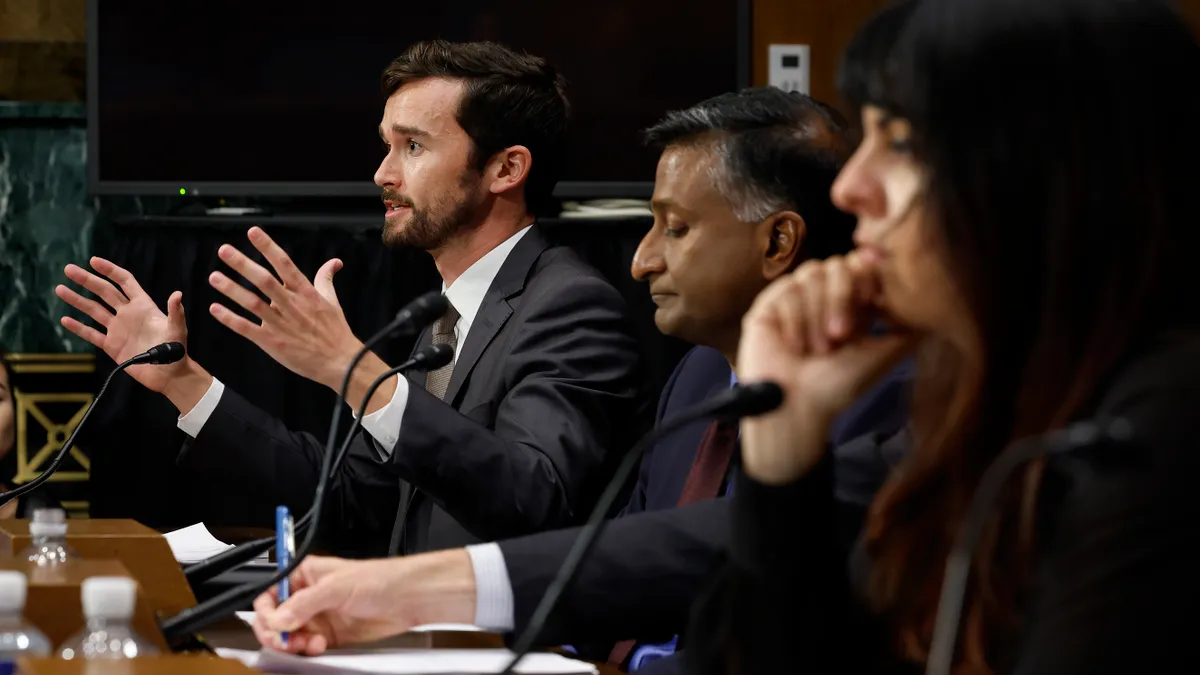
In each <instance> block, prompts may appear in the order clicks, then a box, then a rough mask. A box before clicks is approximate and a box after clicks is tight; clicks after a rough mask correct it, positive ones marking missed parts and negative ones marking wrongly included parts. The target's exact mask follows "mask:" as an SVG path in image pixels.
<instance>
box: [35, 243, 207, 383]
mask: <svg viewBox="0 0 1200 675" xmlns="http://www.w3.org/2000/svg"><path fill="white" fill-rule="evenodd" d="M90 263H91V265H92V269H94V270H95V271H96V272H97V274H99V275H103V277H107V278H103V277H101V276H97V274H92V273H91V272H88V271H87V270H85V269H83V268H82V267H78V266H76V265H67V267H66V269H65V270H64V271H65V272H66V275H67V278H68V279H70V280H71V281H73V282H75V283H77V284H79V285H80V286H82V287H84V288H86V289H87V290H89V291H91V292H92V293H95V294H96V296H97V297H99V298H100V299H101V300H103V301H104V304H101V303H99V302H96V301H95V300H90V299H88V298H85V297H83V296H82V295H80V294H79V293H77V292H75V291H74V290H72V289H71V288H69V287H67V286H65V285H62V284H59V285H58V286H57V287H55V289H54V294H55V295H57V296H58V297H59V298H60V299H62V301H63V302H66V303H67V304H68V305H70V306H72V307H74V308H75V309H78V310H79V311H81V312H83V313H84V314H86V315H87V316H88V317H90V318H91V319H92V321H95V322H96V323H97V324H99V326H100V327H101V328H103V329H104V332H101V331H100V330H97V329H96V328H93V327H91V326H87V325H84V324H82V323H80V322H79V321H76V320H75V319H73V318H71V317H69V316H64V317H62V319H61V322H62V325H63V327H64V328H66V329H67V330H69V331H71V332H72V333H74V334H76V335H78V336H79V337H81V338H83V339H84V340H87V341H88V342H90V343H91V344H93V345H95V346H96V347H98V348H99V349H100V350H102V351H103V352H104V353H105V354H107V355H108V357H109V358H111V359H112V360H113V361H116V362H117V363H121V362H123V361H125V360H127V359H129V358H131V357H134V356H137V355H138V354H141V353H142V352H144V351H146V350H147V349H149V348H151V347H153V346H155V345H158V344H161V343H163V342H180V343H183V344H184V346H186V345H187V323H186V321H185V320H184V315H183V293H180V292H179V291H175V292H174V293H172V294H171V297H170V298H168V299H167V313H166V314H164V313H163V312H162V310H160V309H159V308H158V306H157V305H155V304H154V300H152V299H151V298H150V296H149V295H147V294H146V291H144V290H142V287H141V285H140V284H138V282H137V279H135V278H134V277H133V275H132V274H130V273H129V271H128V270H125V269H124V268H122V267H120V266H118V265H115V264H113V263H112V262H109V261H108V260H105V259H104V258H98V257H93V258H92V259H91V261H90ZM110 280H111V281H110ZM114 284H116V285H114ZM118 287H119V288H120V290H118ZM105 305H108V306H107V307H105ZM186 361H187V359H184V360H183V361H179V362H176V363H173V364H169V365H140V366H132V367H130V368H129V369H128V370H127V371H126V372H127V373H129V375H130V376H132V377H133V378H134V379H135V380H137V381H138V382H140V383H141V384H142V385H143V386H145V387H146V388H147V389H150V390H152V391H157V392H163V391H164V390H165V389H166V388H167V386H168V384H170V383H171V381H172V379H173V378H176V377H179V376H180V375H181V374H182V373H183V372H184V371H185V370H186V369H187V366H188V364H187V363H186Z"/></svg>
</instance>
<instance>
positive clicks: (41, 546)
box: [18, 509, 79, 567]
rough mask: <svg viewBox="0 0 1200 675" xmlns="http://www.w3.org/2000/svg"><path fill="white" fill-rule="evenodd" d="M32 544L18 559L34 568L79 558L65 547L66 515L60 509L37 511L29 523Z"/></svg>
mask: <svg viewBox="0 0 1200 675" xmlns="http://www.w3.org/2000/svg"><path fill="white" fill-rule="evenodd" d="M29 534H30V535H31V536H32V538H33V542H32V543H30V544H29V546H26V547H25V550H24V551H21V553H20V555H19V556H18V558H20V559H21V560H28V561H29V562H30V563H31V564H33V565H34V566H35V567H56V566H58V565H66V564H67V563H69V562H71V561H72V560H75V559H77V558H78V557H79V554H78V553H76V552H75V549H73V548H71V547H70V546H68V545H67V513H66V512H65V511H63V510H62V509H37V510H36V511H34V512H33V520H32V521H30V523H29Z"/></svg>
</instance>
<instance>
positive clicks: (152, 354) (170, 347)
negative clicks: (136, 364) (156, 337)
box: [144, 342, 187, 365]
mask: <svg viewBox="0 0 1200 675" xmlns="http://www.w3.org/2000/svg"><path fill="white" fill-rule="evenodd" d="M186 355H187V349H185V348H184V346H183V343H182V342H164V343H162V344H161V345H155V346H154V347H151V348H150V349H148V350H146V352H145V354H144V356H145V357H146V359H145V360H146V362H147V363H156V364H159V365H163V364H167V363H175V362H176V361H178V360H180V359H182V358H183V357H184V356H186Z"/></svg>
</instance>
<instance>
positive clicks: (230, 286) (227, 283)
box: [208, 272, 271, 319]
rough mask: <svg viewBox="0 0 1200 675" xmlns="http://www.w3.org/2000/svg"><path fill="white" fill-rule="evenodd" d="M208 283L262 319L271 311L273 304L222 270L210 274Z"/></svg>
mask: <svg viewBox="0 0 1200 675" xmlns="http://www.w3.org/2000/svg"><path fill="white" fill-rule="evenodd" d="M208 283H209V285H210V286H212V287H213V288H215V289H217V290H218V291H220V292H221V294H223V295H224V296H225V297H227V298H229V299H230V300H232V301H234V302H236V303H237V304H238V305H240V306H241V307H242V308H243V309H245V310H246V311H247V312H250V313H251V314H253V315H254V316H257V317H258V318H260V319H262V318H264V317H265V316H266V315H267V313H268V312H270V311H271V306H270V305H268V304H267V303H266V302H265V301H264V300H263V299H262V298H260V297H258V296H257V295H255V294H254V293H253V292H252V291H250V290H249V289H247V288H246V287H244V286H242V285H241V284H239V283H237V282H235V281H234V280H232V279H230V278H229V277H227V276H225V275H224V274H221V273H220V272H213V273H212V274H209V275H208Z"/></svg>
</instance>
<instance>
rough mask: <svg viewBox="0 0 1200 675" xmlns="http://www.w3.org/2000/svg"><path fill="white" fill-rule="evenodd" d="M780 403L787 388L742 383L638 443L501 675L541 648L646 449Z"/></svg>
mask: <svg viewBox="0 0 1200 675" xmlns="http://www.w3.org/2000/svg"><path fill="white" fill-rule="evenodd" d="M782 402H783V390H782V389H780V388H779V386H778V385H776V384H775V383H773V382H760V383H757V384H750V385H739V386H737V387H734V388H733V389H731V390H729V391H727V392H725V393H723V394H721V395H720V396H716V397H714V398H712V399H709V400H708V401H705V402H703V403H699V404H697V405H695V406H693V407H692V408H689V409H687V410H684V411H683V412H680V413H679V414H678V415H676V416H675V417H673V418H671V419H670V420H668V421H667V422H666V423H665V424H663V425H662V426H661V427H658V428H657V429H655V430H654V431H653V432H652V433H650V434H648V435H646V436H645V437H644V438H642V440H640V441H638V443H637V444H636V445H634V446H633V449H631V450H630V451H629V452H628V453H626V454H625V456H624V457H622V458H621V464H620V465H619V466H618V467H617V470H616V473H615V474H614V475H613V477H612V480H610V481H609V483H608V485H607V486H606V487H605V488H604V492H603V493H602V494H601V495H600V499H599V500H598V501H597V503H596V506H595V508H593V509H592V512H591V514H590V515H589V516H588V519H587V523H586V524H585V525H584V526H583V528H582V529H581V530H580V532H579V536H578V537H576V538H575V543H574V544H573V545H572V546H571V550H570V551H569V552H568V553H567V557H566V559H565V560H564V561H563V564H562V567H560V568H559V569H558V574H556V575H555V577H554V581H552V582H551V583H550V586H549V588H547V589H546V592H545V593H544V594H543V595H542V599H541V600H540V601H539V602H538V605H537V607H536V608H534V611H533V616H531V617H530V619H529V625H528V626H527V627H526V628H525V631H524V632H522V633H521V635H520V637H518V638H517V641H516V642H515V643H514V645H513V653H514V654H513V658H512V660H511V661H509V663H508V665H507V666H505V668H504V670H503V671H502V672H501V675H509V674H510V673H512V672H513V670H514V669H515V668H516V667H517V664H519V663H520V662H521V659H523V658H525V655H526V654H528V653H529V651H530V650H531V649H533V647H534V645H535V644H537V640H538V636H539V635H540V634H541V632H542V628H544V627H545V625H546V621H548V620H549V619H550V614H551V613H552V612H553V611H554V608H555V606H557V605H558V601H559V599H560V598H561V597H562V594H563V593H564V592H566V590H567V588H569V587H570V585H571V582H573V581H574V580H575V576H576V575H577V574H578V572H579V570H580V568H581V567H582V566H583V561H584V560H585V559H586V558H587V556H588V554H589V553H591V551H592V548H593V546H595V544H596V541H597V540H598V539H599V537H600V533H601V532H603V531H604V527H605V525H607V524H608V520H607V518H606V516H607V515H608V512H609V509H611V508H612V506H613V502H615V501H616V499H617V497H618V496H619V495H620V494H621V491H622V488H624V486H625V483H626V482H628V480H629V478H630V476H631V475H632V474H633V471H634V469H635V468H636V467H637V466H638V461H639V460H640V459H641V456H642V453H644V452H645V450H646V448H648V447H650V446H651V445H653V444H655V443H657V442H658V441H659V440H660V439H661V438H662V437H663V436H666V435H667V434H669V433H672V432H674V431H675V430H677V429H679V428H680V427H682V426H684V425H687V424H691V423H692V422H695V421H696V420H698V419H703V418H705V417H734V418H736V417H746V416H750V415H760V414H762V413H764V412H769V411H771V410H774V409H775V408H778V407H779V404H780V403H782Z"/></svg>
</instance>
